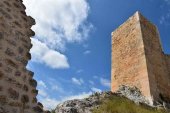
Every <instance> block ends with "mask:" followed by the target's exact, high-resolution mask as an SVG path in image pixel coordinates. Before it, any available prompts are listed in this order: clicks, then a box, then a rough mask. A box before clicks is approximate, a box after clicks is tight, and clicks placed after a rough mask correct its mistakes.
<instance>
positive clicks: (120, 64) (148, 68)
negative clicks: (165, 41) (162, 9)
mask: <svg viewBox="0 0 170 113" xmlns="http://www.w3.org/2000/svg"><path fill="white" fill-rule="evenodd" d="M165 56H166V57H165ZM168 59H169V57H168V56H167V55H165V54H164V53H163V52H162V47H161V44H160V39H159V33H158V30H157V28H156V27H155V26H154V25H153V24H152V23H151V22H149V21H148V20H147V19H146V18H144V17H143V16H142V15H141V14H140V13H139V12H136V13H135V15H133V16H132V17H130V18H129V19H128V20H127V21H126V22H125V23H124V24H122V25H121V26H120V27H119V28H118V29H116V30H115V31H114V32H113V33H112V67H111V68H112V84H111V90H112V91H113V92H115V91H117V90H118V88H119V86H121V85H128V86H136V87H137V88H139V89H140V90H141V92H142V94H143V95H144V96H146V98H147V99H148V100H149V101H150V104H154V101H160V100H161V99H160V96H159V95H160V94H161V95H164V96H165V97H170V90H169V89H170V72H169V70H170V66H169V60H168Z"/></svg>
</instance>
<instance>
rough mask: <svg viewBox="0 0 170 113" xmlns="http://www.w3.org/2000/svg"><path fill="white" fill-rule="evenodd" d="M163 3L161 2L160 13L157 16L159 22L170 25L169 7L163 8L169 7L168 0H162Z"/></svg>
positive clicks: (169, 1)
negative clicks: (158, 16)
mask: <svg viewBox="0 0 170 113" xmlns="http://www.w3.org/2000/svg"><path fill="white" fill-rule="evenodd" d="M164 3H165V4H161V6H160V7H161V10H163V12H162V15H161V16H160V18H159V23H160V24H163V25H166V26H167V25H168V26H169V25H170V22H169V19H170V8H167V9H166V8H165V7H170V0H164Z"/></svg>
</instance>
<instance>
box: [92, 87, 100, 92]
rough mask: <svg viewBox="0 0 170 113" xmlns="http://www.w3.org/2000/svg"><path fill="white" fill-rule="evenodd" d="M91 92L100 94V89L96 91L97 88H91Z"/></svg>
mask: <svg viewBox="0 0 170 113" xmlns="http://www.w3.org/2000/svg"><path fill="white" fill-rule="evenodd" d="M91 90H92V91H93V92H102V90H101V89H98V88H95V87H92V88H91Z"/></svg>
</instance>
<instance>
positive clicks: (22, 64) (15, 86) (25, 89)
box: [0, 0, 43, 113]
mask: <svg viewBox="0 0 170 113" xmlns="http://www.w3.org/2000/svg"><path fill="white" fill-rule="evenodd" d="M34 24H35V21H34V19H32V18H31V17H29V16H27V15H26V13H25V6H24V5H23V4H22V0H0V113H42V112H43V110H42V109H43V106H42V104H41V103H38V102H37V99H36V95H37V94H38V90H36V86H37V82H36V81H35V80H34V79H33V72H31V71H29V70H27V69H26V65H27V63H28V60H30V59H31V55H30V53H29V51H30V48H31V47H32V44H31V40H30V37H31V36H33V35H34V32H33V31H32V30H31V29H30V28H31V26H32V25H34Z"/></svg>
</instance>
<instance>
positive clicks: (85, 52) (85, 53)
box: [83, 50, 91, 55]
mask: <svg viewBox="0 0 170 113" xmlns="http://www.w3.org/2000/svg"><path fill="white" fill-rule="evenodd" d="M90 53H91V51H90V50H86V51H84V53H83V54H84V55H87V54H90Z"/></svg>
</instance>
